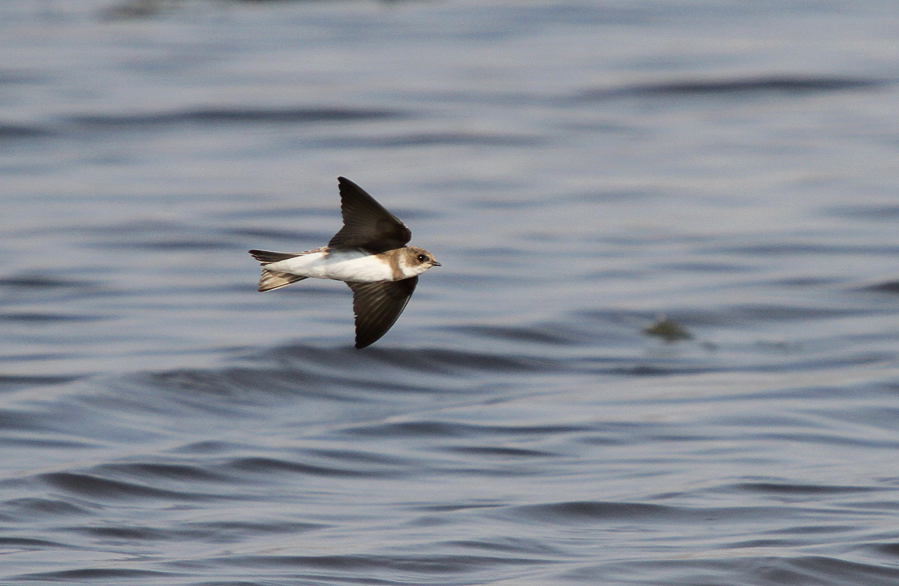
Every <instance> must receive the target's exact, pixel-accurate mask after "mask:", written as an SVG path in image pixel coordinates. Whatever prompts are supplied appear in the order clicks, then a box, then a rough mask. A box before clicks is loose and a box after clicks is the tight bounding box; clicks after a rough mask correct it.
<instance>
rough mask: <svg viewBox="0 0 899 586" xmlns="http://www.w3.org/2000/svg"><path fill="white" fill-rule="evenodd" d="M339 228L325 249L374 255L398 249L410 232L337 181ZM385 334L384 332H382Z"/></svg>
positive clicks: (348, 183) (347, 184)
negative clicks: (359, 249) (352, 249)
mask: <svg viewBox="0 0 899 586" xmlns="http://www.w3.org/2000/svg"><path fill="white" fill-rule="evenodd" d="M337 183H338V185H339V186H340V212H341V214H342V215H343V228H341V229H340V231H339V232H338V233H337V234H335V235H334V237H333V238H331V241H330V242H328V246H329V247H336V248H364V249H366V250H369V251H371V252H374V253H379V252H384V251H385V250H393V249H394V248H402V247H403V246H405V245H406V243H407V242H409V240H411V239H412V232H411V231H410V230H409V228H407V227H406V225H405V224H403V223H402V222H401V221H399V219H397V217H396V216H394V215H393V214H391V213H390V212H388V211H387V210H385V209H384V207H383V206H382V205H381V204H379V203H378V202H376V201H375V199H374V198H373V197H372V196H370V195H369V194H367V193H366V192H365V190H364V189H362V188H361V187H359V186H358V185H356V184H355V183H353V182H352V181H350V180H349V179H346V178H345V177H338V178H337ZM385 331H386V330H385Z"/></svg>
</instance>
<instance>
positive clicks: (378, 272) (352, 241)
mask: <svg viewBox="0 0 899 586" xmlns="http://www.w3.org/2000/svg"><path fill="white" fill-rule="evenodd" d="M337 184H338V185H339V187H340V212H341V214H342V215H343V228H341V229H340V231H339V232H338V233H337V234H335V235H334V237H333V238H331V241H330V242H328V245H327V246H323V247H321V248H316V249H314V250H307V251H306V252H267V251H265V250H251V251H250V254H252V255H253V257H254V258H255V259H256V260H258V261H259V262H260V263H262V277H261V278H260V279H259V290H260V291H271V290H272V289H279V288H281V287H284V286H285V285H290V284H291V283H296V282H297V281H302V280H303V279H306V278H308V277H314V278H317V279H334V280H337V281H343V282H345V283H346V284H347V285H349V286H350V289H352V290H353V313H355V314H356V348H365V347H366V346H368V345H370V344H373V343H375V342H376V341H377V340H378V339H379V338H380V337H381V336H383V335H384V334H386V333H387V330H389V329H390V327H391V326H392V325H393V324H394V322H396V320H397V318H398V317H399V316H400V314H401V313H403V310H404V309H405V308H406V304H407V303H409V298H410V297H412V292H413V291H415V285H416V284H418V275H420V274H422V273H423V272H425V271H426V270H428V269H429V268H431V267H439V266H440V263H439V262H437V261H436V260H434V256H433V255H432V254H431V253H430V252H428V251H427V250H425V249H423V248H417V247H415V246H406V243H407V242H409V240H410V239H411V238H412V232H411V231H410V230H409V228H407V227H406V225H405V224H403V223H402V222H400V221H399V220H398V219H397V217H396V216H394V215H393V214H391V213H390V212H388V211H387V210H386V209H384V207H383V206H381V204H379V203H378V202H376V201H375V199H374V198H373V197H372V196H370V195H369V194H368V193H366V192H365V190H363V189H362V188H361V187H359V186H358V185H356V184H355V183H353V182H352V181H350V180H349V179H346V178H344V177H338V178H337Z"/></svg>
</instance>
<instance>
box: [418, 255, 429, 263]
mask: <svg viewBox="0 0 899 586" xmlns="http://www.w3.org/2000/svg"><path fill="white" fill-rule="evenodd" d="M426 260H428V257H426V256H425V255H423V254H419V255H418V262H424V261H426Z"/></svg>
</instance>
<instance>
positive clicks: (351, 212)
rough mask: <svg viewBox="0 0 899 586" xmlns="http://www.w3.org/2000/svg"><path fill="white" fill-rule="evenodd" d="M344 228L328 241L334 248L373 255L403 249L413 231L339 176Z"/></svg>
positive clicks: (370, 197) (361, 190)
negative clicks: (360, 249)
mask: <svg viewBox="0 0 899 586" xmlns="http://www.w3.org/2000/svg"><path fill="white" fill-rule="evenodd" d="M337 183H338V185H339V186H340V212H341V214H342V215H343V228H341V229H340V232H338V233H337V234H335V235H334V237H333V238H331V241H330V242H328V246H329V247H334V248H364V249H366V250H368V251H371V252H373V253H379V252H384V251H385V250H393V249H394V248H402V247H403V246H405V245H406V243H407V242H409V240H411V239H412V232H411V231H410V230H409V228H407V227H406V225H405V224H403V223H402V222H400V221H399V220H398V219H397V217H396V216H394V215H393V214H391V213H390V212H388V211H387V210H385V209H384V207H383V206H382V205H381V204H379V203H378V202H376V201H375V199H374V198H373V197H372V196H370V195H369V194H367V193H366V192H365V190H364V189H362V188H361V187H359V186H358V185H356V184H355V183H353V182H352V181H350V180H349V179H346V178H345V177H338V178H337Z"/></svg>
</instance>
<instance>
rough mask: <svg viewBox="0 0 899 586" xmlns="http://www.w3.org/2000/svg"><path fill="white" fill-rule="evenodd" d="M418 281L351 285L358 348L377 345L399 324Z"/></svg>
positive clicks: (414, 278)
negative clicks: (388, 331) (382, 337)
mask: <svg viewBox="0 0 899 586" xmlns="http://www.w3.org/2000/svg"><path fill="white" fill-rule="evenodd" d="M417 284H418V277H412V278H411V279H403V280H402V281H377V282H374V283H356V282H347V285H349V286H350V289H352V290H353V313H355V314H356V348H365V347H366V346H369V345H371V344H374V343H375V342H376V341H377V340H378V339H379V338H380V337H381V336H383V335H384V334H386V333H387V330H389V329H390V327H391V326H393V324H394V323H396V320H397V318H398V317H399V316H400V314H401V313H403V310H404V309H406V304H407V303H409V298H410V297H412V292H413V291H415V285H417Z"/></svg>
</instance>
